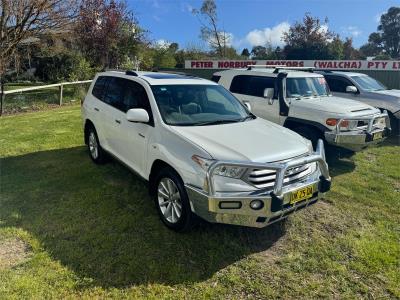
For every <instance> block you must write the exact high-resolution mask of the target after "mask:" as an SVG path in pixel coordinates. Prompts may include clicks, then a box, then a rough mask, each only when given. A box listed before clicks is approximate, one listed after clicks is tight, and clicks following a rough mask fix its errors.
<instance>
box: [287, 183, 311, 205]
mask: <svg viewBox="0 0 400 300" xmlns="http://www.w3.org/2000/svg"><path fill="white" fill-rule="evenodd" d="M313 194H314V186H313V185H310V186H306V187H304V188H302V189H299V190H297V191H294V192H292V194H291V195H290V204H294V203H296V202H299V201H301V200H305V199H308V198H311V197H312V195H313Z"/></svg>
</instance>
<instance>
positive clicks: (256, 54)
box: [251, 46, 267, 59]
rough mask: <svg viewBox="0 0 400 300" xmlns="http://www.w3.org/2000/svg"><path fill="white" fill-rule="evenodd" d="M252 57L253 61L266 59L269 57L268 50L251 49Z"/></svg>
mask: <svg viewBox="0 0 400 300" xmlns="http://www.w3.org/2000/svg"><path fill="white" fill-rule="evenodd" d="M251 56H252V58H253V59H265V58H266V56H267V48H266V47H264V46H254V47H253V49H251Z"/></svg>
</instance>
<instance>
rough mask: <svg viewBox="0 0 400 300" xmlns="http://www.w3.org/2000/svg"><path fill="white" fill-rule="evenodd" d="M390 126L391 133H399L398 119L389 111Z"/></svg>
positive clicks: (399, 123) (399, 124)
mask: <svg viewBox="0 0 400 300" xmlns="http://www.w3.org/2000/svg"><path fill="white" fill-rule="evenodd" d="M389 118H390V127H391V128H392V135H400V119H397V118H396V117H395V116H394V115H393V114H392V113H390V112H389Z"/></svg>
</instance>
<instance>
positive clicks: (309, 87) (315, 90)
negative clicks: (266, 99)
mask: <svg viewBox="0 0 400 300" xmlns="http://www.w3.org/2000/svg"><path fill="white" fill-rule="evenodd" d="M329 94H330V92H329V87H328V84H327V83H326V80H325V78H324V77H299V78H287V79H286V95H287V97H288V98H301V97H313V96H314V97H316V96H328V95H329Z"/></svg>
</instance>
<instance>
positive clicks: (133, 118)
mask: <svg viewBox="0 0 400 300" xmlns="http://www.w3.org/2000/svg"><path fill="white" fill-rule="evenodd" d="M126 119H127V120H128V121H129V122H137V123H147V122H149V120H150V118H149V114H148V113H147V111H146V110H144V109H143V108H132V109H130V110H128V111H127V112H126Z"/></svg>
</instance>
